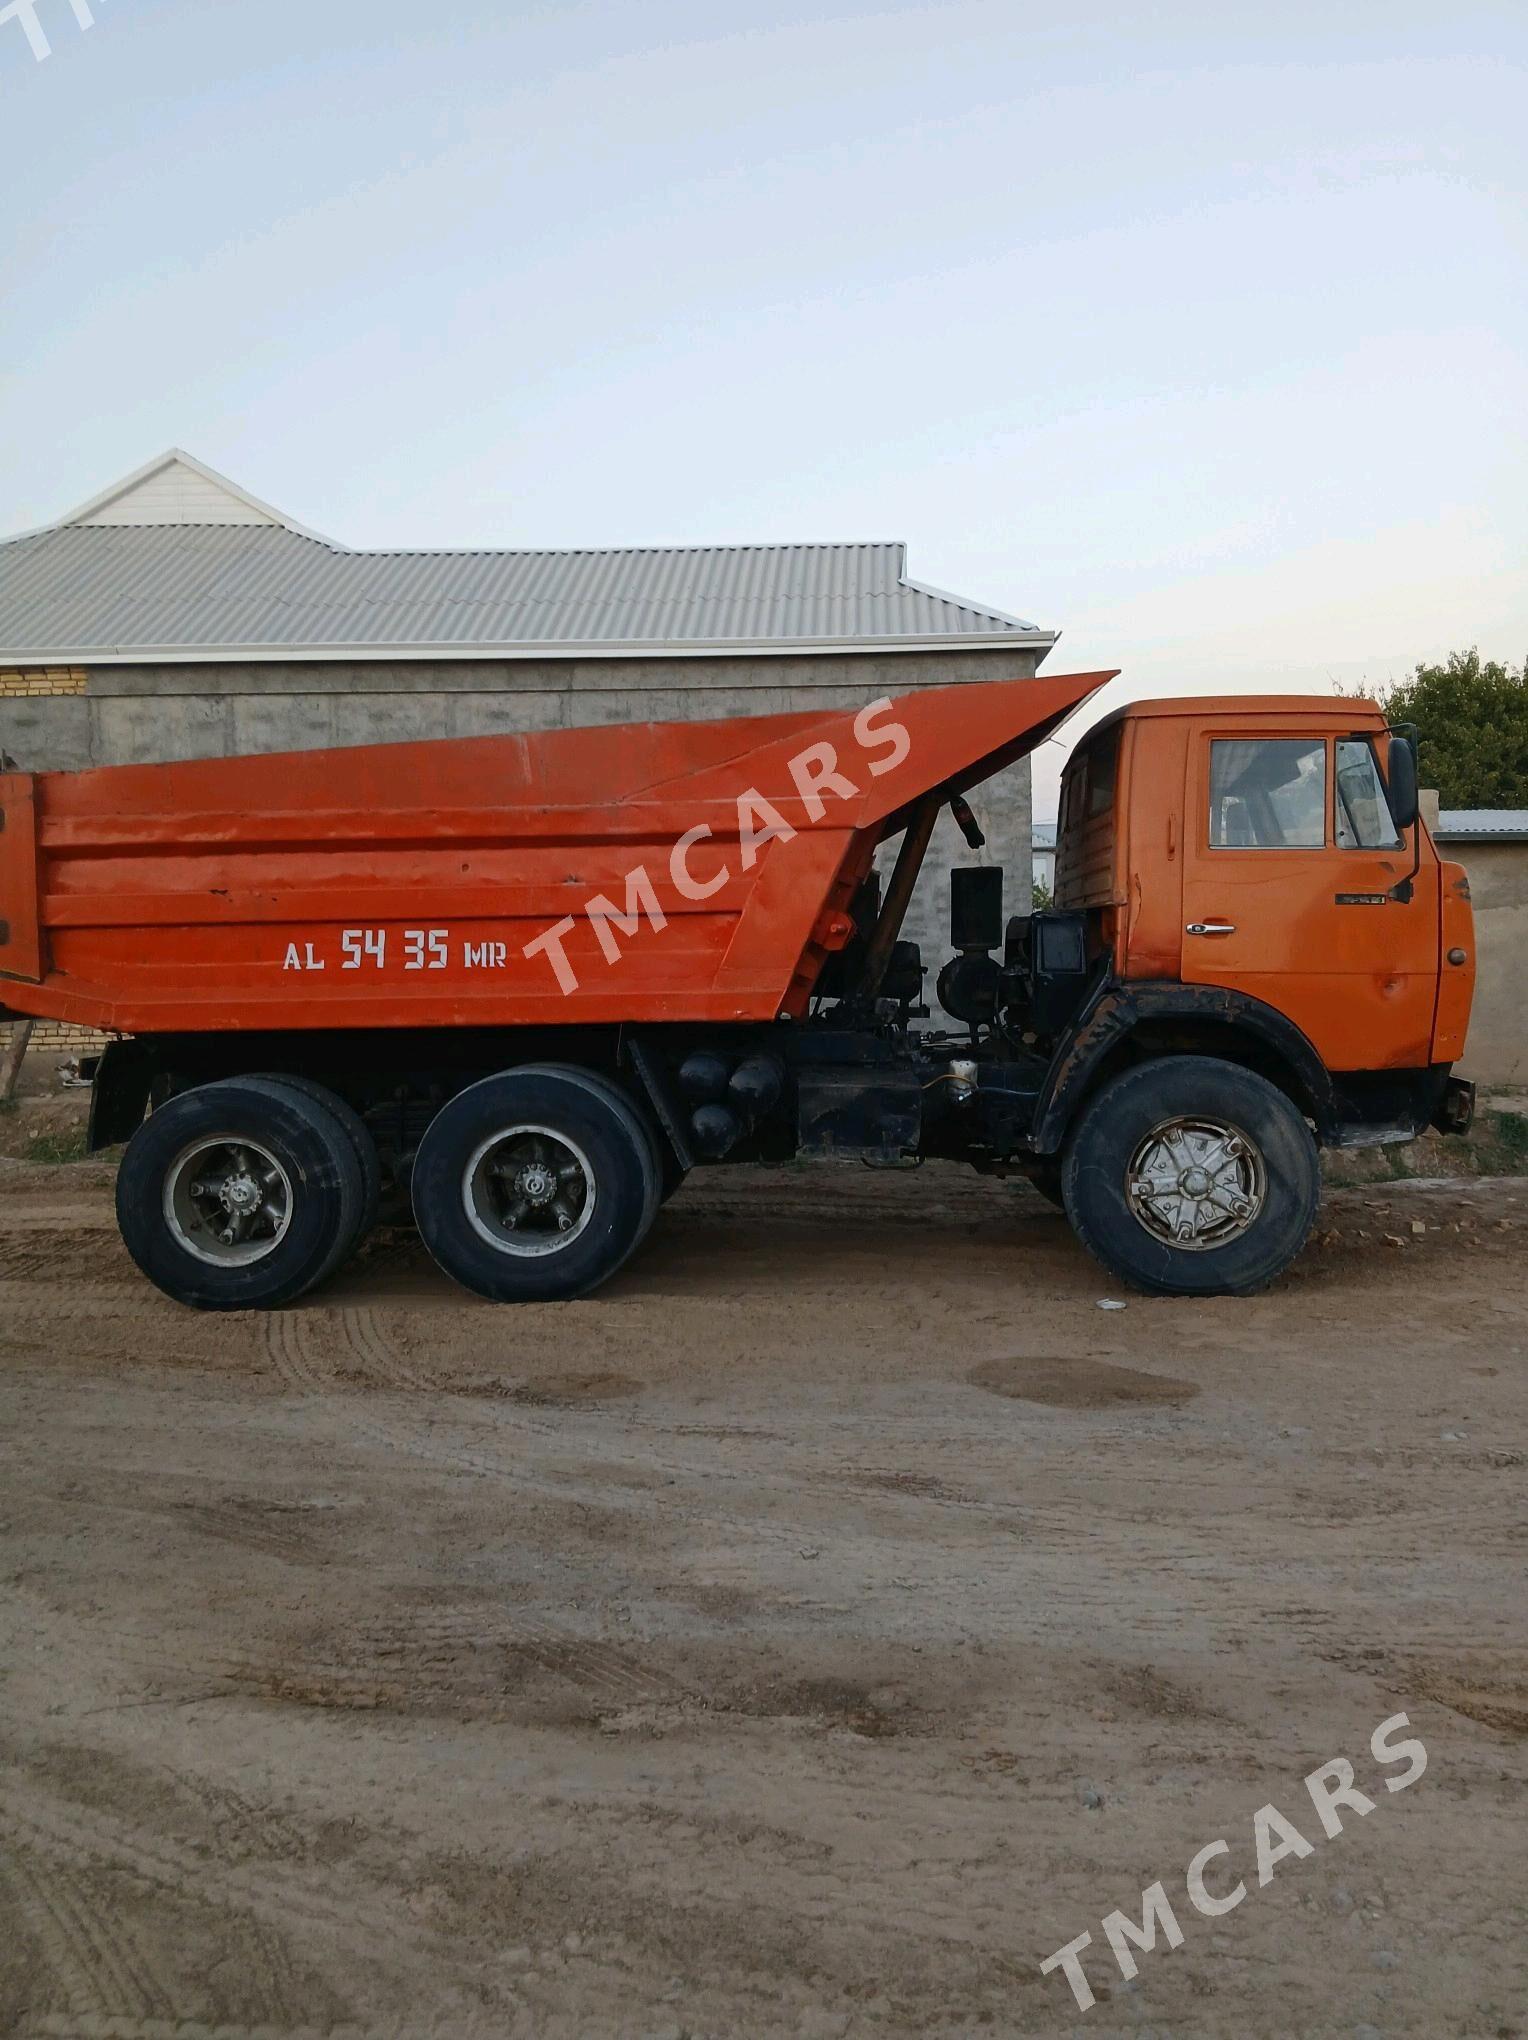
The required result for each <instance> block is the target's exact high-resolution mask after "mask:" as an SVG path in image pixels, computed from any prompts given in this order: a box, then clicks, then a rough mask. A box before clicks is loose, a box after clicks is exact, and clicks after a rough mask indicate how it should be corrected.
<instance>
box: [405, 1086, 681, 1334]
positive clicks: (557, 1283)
mask: <svg viewBox="0 0 1528 2040" xmlns="http://www.w3.org/2000/svg"><path fill="white" fill-rule="evenodd" d="M658 1194H659V1173H658V1160H657V1155H656V1153H655V1150H654V1145H653V1141H652V1137H651V1135H650V1134H649V1132H648V1130H647V1128H646V1126H645V1125H644V1124H643V1123H642V1121H641V1119H640V1118H639V1117H638V1115H637V1112H636V1110H635V1108H634V1107H633V1106H632V1105H631V1104H630V1103H629V1101H628V1100H627V1099H626V1098H625V1096H624V1095H623V1094H622V1092H621V1091H620V1090H619V1088H618V1087H617V1086H616V1085H614V1084H613V1083H611V1082H610V1081H609V1079H607V1078H604V1077H599V1076H596V1075H594V1074H593V1073H592V1072H590V1071H586V1070H576V1069H570V1068H565V1067H563V1066H561V1065H554V1064H543V1065H531V1066H527V1067H525V1068H522V1069H516V1070H506V1071H505V1072H504V1073H503V1074H502V1075H500V1076H496V1077H487V1078H485V1079H484V1080H483V1081H482V1082H481V1083H477V1084H473V1085H471V1086H470V1087H469V1088H468V1089H467V1090H465V1091H462V1092H460V1093H458V1095H457V1096H456V1097H455V1098H453V1099H452V1100H451V1102H450V1103H449V1104H448V1105H445V1106H443V1107H442V1108H441V1110H440V1111H439V1112H438V1113H437V1114H436V1116H435V1118H434V1119H433V1120H432V1121H431V1122H430V1125H429V1128H428V1130H427V1131H426V1133H425V1136H424V1139H423V1140H422V1141H421V1142H420V1146H419V1153H418V1155H417V1156H416V1157H415V1161H414V1182H413V1196H414V1217H415V1220H416V1222H417V1223H418V1226H419V1231H420V1235H421V1237H422V1238H423V1240H424V1243H425V1245H426V1246H427V1247H428V1248H429V1250H430V1252H431V1254H432V1255H433V1256H434V1257H435V1259H436V1261H438V1262H439V1264H440V1266H441V1267H442V1268H444V1269H445V1271H446V1273H447V1274H448V1275H451V1276H454V1277H455V1279H456V1280H457V1281H458V1282H460V1283H462V1284H463V1286H464V1287H466V1288H468V1289H471V1290H474V1291H475V1292H476V1293H477V1294H478V1295H479V1296H486V1297H490V1298H491V1299H492V1300H493V1301H495V1302H497V1303H518V1302H551V1301H558V1300H562V1299H565V1298H569V1297H576V1296H586V1295H588V1293H589V1292H590V1291H591V1290H593V1289H596V1288H598V1287H599V1285H600V1284H601V1283H602V1282H605V1281H608V1279H609V1278H610V1276H612V1275H613V1274H614V1273H615V1272H616V1270H617V1269H618V1268H619V1267H620V1266H621V1264H622V1263H623V1262H624V1261H625V1260H626V1258H627V1256H628V1255H629V1254H630V1253H631V1252H632V1251H633V1249H634V1248H635V1247H636V1246H637V1245H638V1244H639V1243H640V1242H641V1240H642V1239H643V1238H644V1237H645V1235H646V1233H647V1230H648V1228H649V1226H651V1224H652V1222H653V1217H654V1214H655V1213H656V1211H657V1209H658Z"/></svg>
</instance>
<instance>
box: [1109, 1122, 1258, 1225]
mask: <svg viewBox="0 0 1528 2040" xmlns="http://www.w3.org/2000/svg"><path fill="white" fill-rule="evenodd" d="M1267 1189H1268V1177H1267V1170H1266V1169H1265V1167H1264V1164H1263V1157H1262V1155H1261V1153H1260V1152H1259V1151H1258V1149H1257V1147H1256V1145H1255V1144H1254V1143H1253V1142H1252V1140H1250V1139H1249V1137H1248V1136H1247V1135H1246V1134H1245V1133H1243V1132H1242V1131H1241V1129H1240V1128H1239V1127H1236V1126H1231V1125H1229V1124H1227V1123H1226V1122H1225V1121H1223V1120H1216V1119H1189V1118H1184V1119H1168V1120H1164V1121H1163V1122H1162V1124H1161V1125H1160V1126H1154V1127H1153V1128H1152V1130H1151V1132H1150V1133H1148V1134H1147V1136H1146V1138H1145V1139H1144V1140H1143V1141H1142V1142H1141V1143H1140V1145H1139V1146H1138V1147H1137V1148H1136V1151H1135V1153H1134V1155H1133V1156H1132V1157H1131V1160H1130V1167H1129V1169H1128V1171H1127V1172H1126V1178H1125V1195H1126V1200H1127V1202H1128V1203H1129V1206H1130V1209H1131V1212H1132V1213H1133V1214H1134V1216H1135V1218H1136V1220H1137V1221H1138V1223H1139V1224H1141V1225H1142V1226H1144V1227H1145V1229H1146V1231H1147V1232H1149V1233H1150V1234H1151V1235H1152V1237H1153V1238H1154V1239H1159V1240H1165V1241H1167V1242H1168V1244H1169V1245H1171V1246H1174V1247H1179V1248H1183V1249H1187V1250H1188V1251H1190V1252H1195V1251H1201V1250H1203V1249H1204V1248H1206V1247H1223V1246H1225V1245H1226V1244H1227V1243H1228V1242H1229V1241H1231V1240H1234V1239H1239V1238H1240V1237H1241V1235H1242V1234H1243V1233H1244V1232H1246V1231H1247V1229H1248V1227H1249V1226H1251V1225H1252V1224H1253V1223H1254V1222H1255V1220H1256V1219H1257V1217H1258V1214H1259V1213H1260V1212H1261V1211H1262V1208H1263V1201H1264V1198H1265V1197H1266V1195H1267Z"/></svg>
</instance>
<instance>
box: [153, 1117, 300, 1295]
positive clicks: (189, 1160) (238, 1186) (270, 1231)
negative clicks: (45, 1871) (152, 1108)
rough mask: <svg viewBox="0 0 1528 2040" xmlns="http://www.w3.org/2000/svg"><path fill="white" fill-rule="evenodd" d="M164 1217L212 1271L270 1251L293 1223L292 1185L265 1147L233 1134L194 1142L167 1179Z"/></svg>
mask: <svg viewBox="0 0 1528 2040" xmlns="http://www.w3.org/2000/svg"><path fill="white" fill-rule="evenodd" d="M164 1217H165V1224H166V1225H167V1226H168V1228H169V1230H170V1234H171V1236H172V1238H173V1239H174V1240H175V1241H176V1243H177V1245H179V1246H181V1247H183V1248H184V1249H185V1251H186V1252H187V1253H188V1254H190V1255H192V1256H194V1258H195V1259H196V1260H198V1261H207V1262H210V1263H211V1264H212V1265H213V1266H214V1267H218V1268H240V1267H248V1266H249V1265H250V1264H251V1263H252V1262H255V1261H263V1260H264V1259H265V1257H266V1255H267V1254H270V1253H274V1252H275V1250H276V1248H277V1247H278V1246H279V1245H280V1244H281V1242H282V1240H283V1239H285V1237H286V1234H287V1228H288V1227H289V1226H290V1225H291V1223H292V1183H291V1178H290V1177H289V1176H288V1175H287V1172H286V1170H285V1169H284V1168H283V1167H282V1166H281V1164H280V1162H278V1161H277V1159H276V1157H275V1156H274V1155H273V1154H272V1153H271V1152H270V1150H269V1149H268V1148H263V1147H261V1145H260V1144H259V1142H258V1141H253V1140H243V1139H241V1138H240V1137H239V1136H238V1135H236V1134H219V1135H217V1136H216V1137H215V1138H213V1139H210V1140H209V1139H202V1140H197V1141H193V1142H192V1144H191V1145H190V1146H189V1147H187V1148H184V1149H182V1151H181V1152H180V1154H178V1155H177V1156H176V1158H175V1160H174V1161H173V1162H172V1163H171V1165H170V1169H169V1172H168V1174H167V1175H166V1177H165V1186H164Z"/></svg>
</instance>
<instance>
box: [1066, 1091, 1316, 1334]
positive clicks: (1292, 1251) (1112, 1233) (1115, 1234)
mask: <svg viewBox="0 0 1528 2040" xmlns="http://www.w3.org/2000/svg"><path fill="white" fill-rule="evenodd" d="M1061 1182H1062V1194H1063V1196H1064V1197H1065V1200H1066V1211H1067V1216H1068V1217H1069V1218H1070V1219H1071V1221H1072V1225H1073V1227H1074V1228H1075V1230H1076V1233H1077V1236H1078V1238H1079V1239H1080V1240H1081V1241H1082V1243H1083V1245H1084V1246H1085V1247H1087V1248H1088V1250H1089V1251H1090V1252H1091V1253H1093V1254H1094V1255H1096V1256H1097V1258H1098V1259H1099V1260H1100V1261H1102V1262H1103V1264H1104V1266H1105V1267H1106V1268H1110V1269H1112V1270H1113V1271H1114V1273H1115V1274H1116V1275H1119V1276H1121V1277H1122V1278H1123V1279H1124V1280H1125V1281H1126V1282H1129V1283H1131V1284H1133V1285H1134V1287H1136V1288H1137V1289H1144V1290H1148V1291H1151V1292H1154V1293H1155V1294H1157V1295H1159V1296H1246V1295H1249V1294H1250V1293H1251V1292H1252V1291H1254V1290H1258V1289H1262V1288H1264V1287H1266V1285H1267V1284H1268V1283H1270V1282H1271V1281H1273V1279H1274V1277H1275V1276H1277V1275H1280V1274H1282V1273H1283V1271H1284V1269H1286V1268H1287V1267H1288V1266H1289V1264H1290V1262H1291V1261H1293V1259H1294V1258H1295V1256H1296V1255H1297V1254H1298V1253H1299V1252H1300V1250H1301V1248H1302V1247H1303V1246H1304V1245H1305V1242H1306V1240H1307V1239H1308V1238H1309V1237H1310V1230H1311V1227H1312V1225H1313V1224H1314V1223H1315V1217H1316V1205H1317V1201H1318V1199H1319V1197H1320V1192H1321V1165H1320V1161H1319V1159H1318V1156H1317V1152H1316V1143H1315V1140H1314V1138H1313V1137H1312V1134H1311V1131H1310V1128H1309V1127H1308V1126H1307V1125H1306V1123H1305V1120H1304V1119H1303V1118H1302V1117H1301V1115H1300V1113H1299V1111H1298V1109H1297V1108H1296V1107H1295V1106H1294V1105H1293V1104H1291V1102H1290V1101H1289V1099H1288V1098H1286V1097H1285V1095H1284V1093H1283V1092H1282V1091H1280V1090H1279V1089H1277V1088H1276V1086H1274V1085H1273V1084H1270V1083H1269V1082H1268V1080H1267V1079H1266V1078H1265V1077H1260V1076H1258V1075H1256V1074H1255V1073H1254V1072H1253V1071H1251V1070H1245V1069H1242V1068H1240V1067H1239V1066H1238V1065H1237V1064H1235V1063H1229V1062H1222V1061H1221V1060H1220V1059H1219V1058H1218V1057H1215V1056H1203V1055H1172V1056H1163V1057H1161V1058H1159V1059H1157V1060H1155V1061H1152V1062H1147V1063H1140V1064H1138V1065H1137V1066H1136V1067H1135V1068H1134V1069H1129V1070H1126V1071H1124V1072H1123V1073H1122V1074H1121V1075H1120V1076H1117V1077H1115V1078H1114V1079H1113V1080H1112V1081H1111V1082H1109V1083H1107V1084H1106V1085H1105V1086H1104V1087H1103V1089H1102V1090H1101V1091H1099V1092H1098V1094H1097V1096H1096V1097H1094V1098H1091V1099H1090V1100H1089V1101H1088V1103H1087V1105H1086V1106H1085V1108H1084V1110H1083V1113H1082V1116H1081V1118H1080V1120H1079V1121H1078V1124H1077V1126H1076V1129H1075V1130H1074V1132H1073V1134H1072V1136H1071V1139H1070V1141H1069V1143H1068V1146H1067V1150H1066V1157H1065V1161H1064V1163H1063V1166H1062V1172H1061Z"/></svg>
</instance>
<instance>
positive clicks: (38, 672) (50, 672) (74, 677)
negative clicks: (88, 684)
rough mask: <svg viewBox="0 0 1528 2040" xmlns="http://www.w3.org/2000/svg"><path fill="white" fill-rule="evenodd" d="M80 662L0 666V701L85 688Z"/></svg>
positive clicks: (80, 691) (83, 669)
mask: <svg viewBox="0 0 1528 2040" xmlns="http://www.w3.org/2000/svg"><path fill="white" fill-rule="evenodd" d="M85 678H86V675H85V668H84V667H83V666H32V667H27V668H26V669H25V670H21V669H18V668H17V667H14V666H0V701H25V700H37V699H39V698H45V697H48V696H53V695H59V694H83V693H84V692H85Z"/></svg>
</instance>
